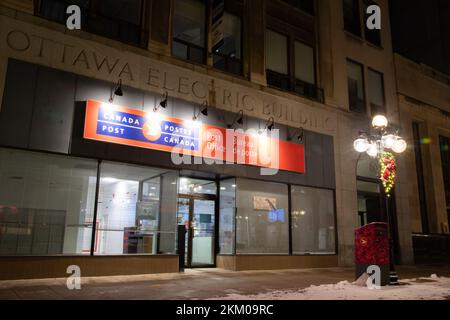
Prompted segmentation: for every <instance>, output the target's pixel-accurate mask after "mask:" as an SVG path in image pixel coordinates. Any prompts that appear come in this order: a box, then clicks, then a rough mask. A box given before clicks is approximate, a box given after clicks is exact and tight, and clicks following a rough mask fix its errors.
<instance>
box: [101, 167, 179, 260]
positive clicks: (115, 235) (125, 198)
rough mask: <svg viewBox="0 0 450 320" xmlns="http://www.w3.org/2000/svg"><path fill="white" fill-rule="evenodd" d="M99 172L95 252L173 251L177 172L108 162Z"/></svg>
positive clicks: (140, 252) (152, 252)
mask: <svg viewBox="0 0 450 320" xmlns="http://www.w3.org/2000/svg"><path fill="white" fill-rule="evenodd" d="M100 172H101V179H100V189H99V197H98V213H97V228H98V229H97V235H96V239H95V240H96V241H95V249H94V250H95V251H94V253H96V254H100V255H114V254H165V253H174V252H175V231H176V214H177V190H178V184H177V180H178V173H176V172H172V171H167V170H161V169H155V168H148V167H139V166H132V165H126V164H116V163H109V162H104V163H102V165H101V171H100Z"/></svg>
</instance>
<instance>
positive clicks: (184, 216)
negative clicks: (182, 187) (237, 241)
mask: <svg viewBox="0 0 450 320" xmlns="http://www.w3.org/2000/svg"><path fill="white" fill-rule="evenodd" d="M215 206H216V201H215V200H214V199H207V198H201V197H193V196H180V198H179V199H178V224H181V225H184V226H185V227H186V231H187V232H186V246H185V247H186V252H185V261H186V267H201V266H212V265H214V255H215V252H214V239H215V237H214V236H215Z"/></svg>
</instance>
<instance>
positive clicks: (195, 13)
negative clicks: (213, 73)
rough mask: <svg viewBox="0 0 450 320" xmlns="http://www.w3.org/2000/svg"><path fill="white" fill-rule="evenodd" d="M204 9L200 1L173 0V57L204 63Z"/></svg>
mask: <svg viewBox="0 0 450 320" xmlns="http://www.w3.org/2000/svg"><path fill="white" fill-rule="evenodd" d="M205 11H206V10H205V4H204V2H202V1H198V0H175V1H174V17H173V43H172V53H173V55H174V56H175V57H177V58H180V59H184V60H190V61H194V62H197V63H205V60H206V55H205V52H206V50H205V44H206V41H205V35H206V28H205V25H206V24H205V21H206V20H205V16H206V13H205Z"/></svg>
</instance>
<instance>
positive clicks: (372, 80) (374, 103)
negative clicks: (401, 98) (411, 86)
mask: <svg viewBox="0 0 450 320" xmlns="http://www.w3.org/2000/svg"><path fill="white" fill-rule="evenodd" d="M367 86H368V93H369V104H370V111H371V113H372V115H376V114H380V113H385V112H386V108H385V104H384V80H383V74H382V73H380V72H377V71H375V70H372V69H369V70H368V71H367Z"/></svg>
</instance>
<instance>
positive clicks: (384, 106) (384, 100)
mask: <svg viewBox="0 0 450 320" xmlns="http://www.w3.org/2000/svg"><path fill="white" fill-rule="evenodd" d="M370 72H373V73H375V74H377V75H379V76H381V90H382V91H383V92H382V94H383V105H382V106H377V107H381V108H382V110H381V111H378V112H376V113H374V112H373V110H372V103H371V102H370V87H369V86H368V87H367V90H369V92H368V99H367V103H368V104H369V111H370V114H371V115H372V116H375V115H377V114H380V113H381V114H386V113H387V110H386V87H385V85H384V73H383V72H381V71H378V70H375V69H374V68H371V67H367V76H368V75H369V73H370ZM367 84H369V79H367Z"/></svg>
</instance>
